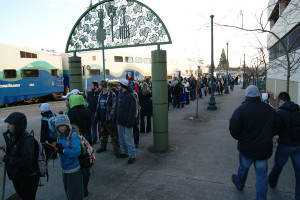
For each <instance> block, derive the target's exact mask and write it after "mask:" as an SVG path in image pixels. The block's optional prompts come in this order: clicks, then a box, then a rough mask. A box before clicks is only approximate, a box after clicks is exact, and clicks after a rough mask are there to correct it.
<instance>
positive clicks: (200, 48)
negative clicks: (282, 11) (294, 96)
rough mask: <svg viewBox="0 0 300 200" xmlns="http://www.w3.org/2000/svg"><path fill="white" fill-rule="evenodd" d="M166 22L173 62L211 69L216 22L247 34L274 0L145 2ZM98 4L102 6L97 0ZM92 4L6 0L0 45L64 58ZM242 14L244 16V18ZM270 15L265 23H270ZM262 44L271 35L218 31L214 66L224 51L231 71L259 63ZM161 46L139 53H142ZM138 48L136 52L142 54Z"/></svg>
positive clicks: (1, 2)
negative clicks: (73, 33)
mask: <svg viewBox="0 0 300 200" xmlns="http://www.w3.org/2000/svg"><path fill="white" fill-rule="evenodd" d="M140 2H142V3H143V4H145V5H147V6H148V7H150V8H151V9H152V10H153V11H154V12H155V13H156V14H158V16H160V18H161V19H162V21H163V22H164V24H165V25H166V27H167V29H168V31H169V34H170V36H171V39H172V44H170V45H161V49H164V50H167V54H168V57H176V58H180V59H185V60H186V59H190V60H203V64H204V65H210V64H211V26H210V25H211V18H210V15H214V22H215V23H218V24H227V25H234V26H239V27H241V26H242V24H243V27H244V28H249V29H252V28H257V27H259V24H258V23H257V18H258V17H260V15H261V13H262V12H263V11H264V10H265V9H266V8H267V5H268V0H251V1H245V0H226V1H224V0H209V1H200V0H186V1H179V0H148V1H147V0H140ZM92 3H93V4H95V3H98V0H93V1H92ZM89 4H90V0H14V1H13V0H9V1H8V0H0V27H1V31H0V43H4V44H9V45H17V46H22V47H29V48H34V49H38V50H40V49H54V50H55V51H56V52H64V50H65V46H66V43H67V39H68V36H69V34H70V32H71V29H72V28H73V26H74V24H75V22H76V21H77V19H78V18H79V17H80V16H81V15H82V14H83V12H85V11H86V8H87V7H88V6H89ZM241 13H242V14H241ZM266 14H267V12H266V10H265V12H264V15H263V19H264V21H265V22H267V18H266V17H267V15H266ZM257 38H259V40H260V41H261V43H262V44H264V45H265V46H266V42H267V35H266V34H256V33H254V32H246V31H242V30H239V29H235V28H227V27H221V26H217V25H214V63H215V65H218V63H219V59H220V55H221V52H222V49H224V50H225V52H226V42H228V58H229V63H230V66H231V67H238V66H240V63H241V62H243V57H244V53H245V54H246V64H248V65H251V61H252V60H254V58H256V57H257V56H258V55H257V50H256V49H255V47H258V46H259V45H258V42H257ZM141 48H142V50H143V51H150V50H156V46H150V47H139V51H140V50H141ZM136 49H137V48H133V49H132V50H136Z"/></svg>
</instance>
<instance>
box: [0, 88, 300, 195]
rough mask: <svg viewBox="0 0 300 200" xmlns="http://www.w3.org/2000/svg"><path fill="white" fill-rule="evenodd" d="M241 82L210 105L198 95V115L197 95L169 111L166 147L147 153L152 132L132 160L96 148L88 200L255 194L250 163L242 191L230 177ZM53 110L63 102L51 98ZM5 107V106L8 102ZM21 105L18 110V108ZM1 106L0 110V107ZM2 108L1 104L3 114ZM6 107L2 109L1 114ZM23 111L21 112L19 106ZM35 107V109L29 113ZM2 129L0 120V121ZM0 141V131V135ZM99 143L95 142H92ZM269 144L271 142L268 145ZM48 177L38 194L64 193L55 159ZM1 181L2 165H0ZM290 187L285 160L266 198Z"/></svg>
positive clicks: (32, 120) (33, 117)
mask: <svg viewBox="0 0 300 200" xmlns="http://www.w3.org/2000/svg"><path fill="white" fill-rule="evenodd" d="M241 87H242V86H241V85H237V86H235V89H234V91H232V92H230V94H223V95H216V96H215V98H216V103H217V104H216V106H217V107H218V109H217V110H215V111H209V110H207V109H206V108H207V105H208V101H209V96H206V98H205V99H199V100H198V105H199V119H200V120H195V119H191V117H194V116H195V115H196V106H197V101H196V100H195V101H192V102H190V104H189V105H186V106H185V107H184V108H181V109H173V108H172V107H170V111H169V143H170V150H169V151H168V152H166V153H151V151H150V150H149V149H151V146H152V145H153V134H152V133H142V134H140V145H139V147H138V149H137V156H136V158H137V160H136V162H135V163H134V164H132V165H128V164H127V159H118V158H115V156H114V155H113V151H112V147H111V144H110V143H109V145H108V150H107V151H106V152H102V153H100V154H96V162H95V165H94V166H93V167H92V174H91V178H90V182H89V187H88V188H89V195H88V197H87V198H85V199H87V200H88V199H90V200H99V199H103V200H110V199H111V200H118V199H120V200H121V199H122V200H123V199H131V200H132V199H137V200H148V199H149V200H162V199H165V200H175V199H176V200H177V199H178V200H182V199H186V200H192V199H201V200H212V199H213V200H248V199H249V200H250V199H251V200H252V199H255V172H254V167H253V166H251V168H250V170H249V174H248V180H247V182H246V186H245V188H244V191H239V190H237V189H236V188H235V186H234V185H233V183H232V182H231V175H232V174H233V173H236V172H237V169H238V165H239V161H238V150H237V148H236V147H237V141H236V140H234V139H233V138H232V137H231V135H230V133H229V119H230V117H231V115H232V113H233V111H234V110H235V109H236V108H237V107H238V106H239V105H240V104H241V103H242V101H243V100H244V91H245V90H243V89H241ZM35 106H36V107H37V109H36V108H35V110H36V111H34V109H30V108H29V109H28V111H27V112H28V115H29V120H28V121H29V126H28V130H30V128H32V129H36V130H35V132H36V133H39V127H40V124H38V123H37V119H40V115H39V110H38V105H35ZM51 107H52V108H53V110H54V111H55V112H56V113H57V111H59V110H60V109H61V108H64V103H63V102H60V103H57V102H56V103H52V104H51ZM7 109H10V110H9V111H10V112H13V111H11V110H12V108H7ZM22 109H23V108H21V109H20V108H19V109H18V110H19V111H21V112H22ZM3 111H5V112H3ZM6 112H7V113H8V111H6V110H3V109H1V113H2V114H1V116H0V118H1V120H2V119H3V114H4V113H6ZM7 113H6V114H7ZM24 113H26V112H24ZM34 113H36V114H34ZM0 125H1V129H0V130H1V131H3V130H4V128H5V127H3V120H2V121H1V122H0ZM0 138H1V139H0V141H1V143H0V144H2V142H3V140H2V136H0ZM98 146H99V144H96V145H95V148H98ZM274 150H275V148H274ZM273 163H274V154H273V155H272V157H271V158H270V159H269V162H268V164H269V170H268V171H269V172H270V170H271V167H272V166H273ZM48 169H49V182H46V180H45V179H43V180H42V183H44V186H42V187H39V188H38V192H37V198H36V199H38V200H49V199H56V200H61V199H66V196H65V193H64V189H63V183H62V176H61V169H60V165H59V160H55V161H54V162H52V161H51V162H50V163H49V166H48ZM0 171H1V172H0V180H1V183H2V177H3V170H2V169H1V168H0ZM0 188H1V187H0ZM294 188H295V175H294V169H293V166H292V164H291V161H290V160H289V161H288V163H287V164H286V166H285V168H284V170H283V171H282V174H281V176H280V179H279V183H278V186H277V188H276V189H271V188H269V191H268V199H270V200H281V199H282V200H292V199H293V196H294ZM13 193H14V189H13V186H12V183H11V181H9V180H7V181H6V193H5V196H6V197H8V196H10V195H12V194H13Z"/></svg>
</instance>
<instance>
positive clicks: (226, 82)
mask: <svg viewBox="0 0 300 200" xmlns="http://www.w3.org/2000/svg"><path fill="white" fill-rule="evenodd" d="M226 45H227V58H226V80H225V94H229V90H228V65H229V63H228V42H226Z"/></svg>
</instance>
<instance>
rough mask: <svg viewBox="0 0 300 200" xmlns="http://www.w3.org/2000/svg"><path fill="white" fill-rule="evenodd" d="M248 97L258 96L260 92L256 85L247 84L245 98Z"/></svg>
mask: <svg viewBox="0 0 300 200" xmlns="http://www.w3.org/2000/svg"><path fill="white" fill-rule="evenodd" d="M249 97H260V92H259V90H258V87H257V86H255V85H249V86H248V87H247V89H246V92H245V98H249Z"/></svg>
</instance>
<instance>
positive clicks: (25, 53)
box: [20, 51, 37, 58]
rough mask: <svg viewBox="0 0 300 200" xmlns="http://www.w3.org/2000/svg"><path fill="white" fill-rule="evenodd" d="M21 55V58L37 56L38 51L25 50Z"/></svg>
mask: <svg viewBox="0 0 300 200" xmlns="http://www.w3.org/2000/svg"><path fill="white" fill-rule="evenodd" d="M20 57H21V58H37V54H36V53H30V52H25V51H20Z"/></svg>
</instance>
